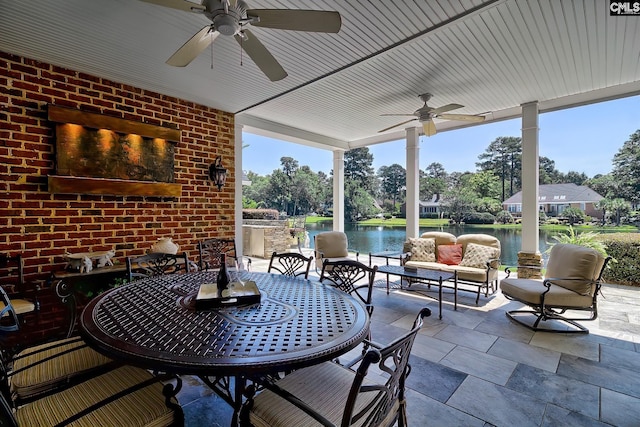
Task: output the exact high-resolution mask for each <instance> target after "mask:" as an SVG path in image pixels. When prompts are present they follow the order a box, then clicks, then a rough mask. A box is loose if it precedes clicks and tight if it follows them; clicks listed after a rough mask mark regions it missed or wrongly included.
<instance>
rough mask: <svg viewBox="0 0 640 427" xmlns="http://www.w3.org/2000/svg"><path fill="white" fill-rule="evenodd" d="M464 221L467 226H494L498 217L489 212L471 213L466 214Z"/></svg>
mask: <svg viewBox="0 0 640 427" xmlns="http://www.w3.org/2000/svg"><path fill="white" fill-rule="evenodd" d="M462 220H463V221H464V222H465V224H493V223H494V222H495V221H496V217H494V216H493V215H491V214H490V213H489V212H470V213H467V214H465V215H464V217H463V218H462Z"/></svg>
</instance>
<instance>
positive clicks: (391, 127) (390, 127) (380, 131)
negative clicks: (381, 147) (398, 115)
mask: <svg viewBox="0 0 640 427" xmlns="http://www.w3.org/2000/svg"><path fill="white" fill-rule="evenodd" d="M414 120H415V118H414V119H411V120H405V121H404V122H402V123H398V124H397V125H393V126H389V127H388V128H384V129H382V130H379V131H378V133H382V132H386V131H388V130H389V129H393V128H394V127H397V126H402V125H403V124H405V123H409V122H412V121H414Z"/></svg>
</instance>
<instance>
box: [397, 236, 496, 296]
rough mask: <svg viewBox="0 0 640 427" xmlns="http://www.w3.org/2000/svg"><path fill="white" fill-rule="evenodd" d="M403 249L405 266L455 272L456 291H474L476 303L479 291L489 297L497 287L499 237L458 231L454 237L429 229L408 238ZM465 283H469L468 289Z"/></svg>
mask: <svg viewBox="0 0 640 427" xmlns="http://www.w3.org/2000/svg"><path fill="white" fill-rule="evenodd" d="M403 251H404V252H405V253H406V254H407V256H406V257H405V258H404V260H403V263H404V266H405V267H409V268H426V269H431V270H444V271H451V272H456V273H457V276H458V290H466V291H473V292H475V293H476V304H478V301H479V299H480V292H481V291H482V290H484V294H485V297H488V296H489V291H491V293H494V292H495V291H496V290H497V289H498V269H499V267H500V240H498V239H497V238H496V237H494V236H491V235H489V234H461V235H460V236H457V237H456V236H454V235H453V234H451V233H447V232H443V231H428V232H426V233H422V235H420V237H417V238H410V239H408V240H407V241H406V242H405V243H404V247H403ZM460 285H463V286H460ZM464 285H470V286H471V289H468V288H467V287H465V286H464Z"/></svg>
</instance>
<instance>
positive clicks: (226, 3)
mask: <svg viewBox="0 0 640 427" xmlns="http://www.w3.org/2000/svg"><path fill="white" fill-rule="evenodd" d="M142 1H144V2H147V3H153V4H157V5H160V6H165V7H170V8H172V9H178V10H183V11H186V12H195V13H200V14H203V15H205V16H206V17H207V18H209V19H210V20H211V22H212V23H211V24H210V25H207V26H205V27H204V28H202V29H201V30H200V31H198V32H197V33H196V34H195V35H194V36H193V37H191V38H190V39H189V40H188V41H187V42H186V43H185V44H184V45H182V47H181V48H180V49H178V50H177V51H176V52H175V53H174V54H173V55H172V56H171V57H170V58H169V59H168V60H167V64H169V65H173V66H176V67H185V66H187V65H189V63H190V62H191V61H193V60H194V59H195V58H196V57H197V56H198V55H199V54H200V53H201V52H202V51H203V50H204V49H206V48H207V47H208V46H209V45H210V44H211V43H212V42H213V41H214V40H215V39H216V37H218V36H219V35H220V34H222V35H225V36H233V37H234V38H235V39H236V41H237V42H238V43H239V44H240V46H242V49H244V51H245V52H246V53H247V55H249V57H250V58H251V59H252V60H253V62H255V64H256V65H257V66H258V68H260V70H262V72H263V73H264V74H265V75H266V76H267V77H268V78H269V80H271V81H278V80H282V79H283V78H285V77H286V76H287V72H286V71H285V70H284V68H282V66H281V65H280V64H279V63H278V61H277V60H276V59H275V58H274V57H273V55H271V53H270V52H269V51H268V50H267V48H266V47H264V45H263V44H262V43H261V42H260V41H259V40H258V39H257V38H256V36H255V35H254V34H253V33H252V32H251V31H249V29H248V27H249V26H250V25H251V26H254V27H264V28H273V29H277V30H293V31H309V32H320V33H337V32H338V31H340V27H341V25H342V21H341V18H340V14H339V13H338V12H332V11H323V10H297V9H249V7H248V5H247V3H246V2H244V1H243V0H204V1H203V2H202V4H198V3H194V2H191V1H187V0H142Z"/></svg>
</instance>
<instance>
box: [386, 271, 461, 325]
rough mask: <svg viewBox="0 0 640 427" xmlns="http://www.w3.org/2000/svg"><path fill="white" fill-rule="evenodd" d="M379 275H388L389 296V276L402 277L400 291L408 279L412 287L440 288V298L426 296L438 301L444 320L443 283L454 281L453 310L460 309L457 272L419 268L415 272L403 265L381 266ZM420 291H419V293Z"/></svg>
mask: <svg viewBox="0 0 640 427" xmlns="http://www.w3.org/2000/svg"><path fill="white" fill-rule="evenodd" d="M378 272H379V273H386V275H387V294H389V275H390V274H393V275H395V276H400V289H403V288H402V279H408V280H409V283H410V285H409V286H411V284H412V283H415V284H421V283H424V284H426V285H427V286H431V285H432V284H433V285H434V286H437V287H438V297H437V298H435V297H434V296H432V295H429V294H425V295H426V296H428V297H430V298H435V299H436V300H438V309H439V313H438V315H439V318H440V319H442V288H443V287H447V286H444V285H443V283H444V282H446V281H449V280H453V301H454V302H453V308H454V310H457V309H458V275H457V273H456V272H450V271H442V270H435V269H426V268H417V269H415V270H413V269H408V268H407V267H404V266H401V265H381V266H380V267H378ZM419 291H420V290H418V292H419Z"/></svg>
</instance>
